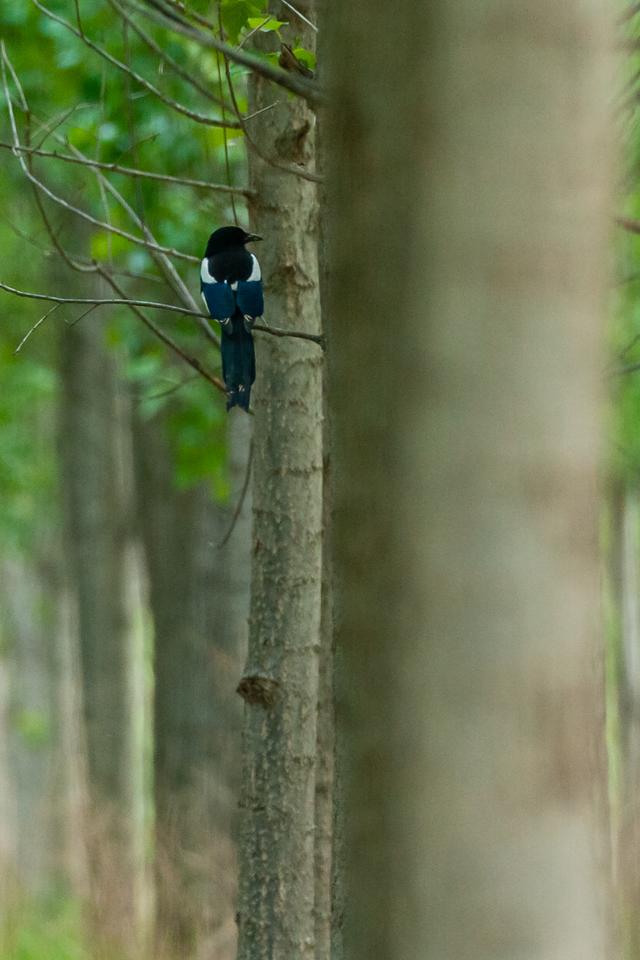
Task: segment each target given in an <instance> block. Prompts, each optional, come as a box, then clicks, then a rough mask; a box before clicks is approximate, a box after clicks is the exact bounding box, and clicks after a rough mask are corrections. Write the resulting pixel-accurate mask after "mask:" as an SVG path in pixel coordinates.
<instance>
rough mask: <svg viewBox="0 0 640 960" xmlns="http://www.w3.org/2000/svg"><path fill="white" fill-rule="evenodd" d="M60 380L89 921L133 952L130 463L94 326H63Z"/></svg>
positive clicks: (112, 381) (136, 796) (102, 937)
mask: <svg viewBox="0 0 640 960" xmlns="http://www.w3.org/2000/svg"><path fill="white" fill-rule="evenodd" d="M61 376H62V381H63V397H62V409H61V424H60V447H61V456H62V471H63V493H64V510H65V521H66V527H67V545H68V546H67V553H68V563H69V580H70V585H71V590H72V594H73V599H74V604H75V606H76V612H75V615H77V623H78V629H79V636H80V671H81V677H82V701H83V718H84V728H85V729H84V732H85V738H86V751H87V780H88V791H89V811H88V817H87V822H86V828H87V839H88V848H89V861H90V870H91V877H90V883H91V889H92V904H93V911H92V913H93V922H94V924H95V926H96V935H97V940H98V943H99V944H102V945H104V946H105V948H107V949H113V948H114V947H117V948H118V949H123V950H125V951H132V950H134V948H135V945H136V941H137V938H138V930H139V918H140V909H141V883H142V876H141V863H142V849H141V844H142V832H141V827H142V824H141V808H140V803H141V796H142V784H141V775H142V766H141V761H142V757H141V753H140V751H138V750H136V737H135V726H134V714H133V700H134V645H133V637H132V622H131V616H130V609H131V597H130V587H131V583H132V578H131V565H130V562H129V561H130V554H129V551H130V543H129V535H130V534H129V523H130V502H129V498H130V490H129V489H128V485H129V484H130V479H128V478H129V476H130V464H129V457H128V456H127V451H126V449H125V447H124V442H123V437H124V433H123V428H122V417H123V409H122V397H121V395H119V392H118V385H117V374H116V369H115V362H114V357H113V354H112V353H111V352H110V351H109V350H108V349H107V348H106V346H105V343H104V330H103V327H102V326H101V325H100V324H99V323H92V322H91V321H87V322H83V323H80V324H77V325H76V326H73V327H70V328H66V330H65V332H64V335H63V337H62V341H61ZM109 944H110V945H111V946H109Z"/></svg>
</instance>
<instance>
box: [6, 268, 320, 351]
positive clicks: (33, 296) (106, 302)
mask: <svg viewBox="0 0 640 960" xmlns="http://www.w3.org/2000/svg"><path fill="white" fill-rule="evenodd" d="M97 269H98V272H99V273H100V272H101V268H100V267H98V268H97ZM0 290H5V291H6V292H7V293H12V294H14V296H16V297H25V298H26V299H28V300H46V301H48V302H49V303H85V304H87V305H95V306H96V307H103V306H124V307H147V308H149V309H150V310H168V311H169V312H170V313H179V314H181V315H182V316H185V317H202V318H204V319H211V318H210V317H206V316H205V314H204V313H199V312H198V311H197V310H189V309H188V307H180V306H177V305H176V304H173V303H161V302H159V301H157V300H134V299H131V298H127V297H124V296H123V297H122V298H108V297H56V296H54V295H53V294H49V293H34V292H33V291H31V290H19V289H18V288H17V287H12V286H10V285H9V284H8V283H4V282H2V281H0ZM253 329H254V330H259V331H260V333H269V334H271V336H273V337H292V338H294V339H296V340H310V341H312V342H313V343H316V344H318V346H323V342H324V338H323V337H322V336H320V335H316V334H314V333H302V332H300V331H298V330H282V329H280V328H279V327H264V326H262V325H259V324H256V326H254V328H253Z"/></svg>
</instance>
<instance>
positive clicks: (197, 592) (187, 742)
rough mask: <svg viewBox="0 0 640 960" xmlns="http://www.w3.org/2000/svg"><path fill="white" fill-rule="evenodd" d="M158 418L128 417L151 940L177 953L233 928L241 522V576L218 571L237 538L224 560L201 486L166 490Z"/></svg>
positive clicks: (169, 469)
mask: <svg viewBox="0 0 640 960" xmlns="http://www.w3.org/2000/svg"><path fill="white" fill-rule="evenodd" d="M212 402H213V400H212ZM245 419H246V418H245ZM166 420H167V418H166V417H165V416H164V415H161V416H158V417H156V418H154V419H153V420H147V421H145V422H144V423H138V427H137V437H136V464H137V481H138V503H139V516H140V518H141V521H142V532H143V540H144V544H145V552H146V560H147V569H148V573H149V588H150V604H151V612H152V615H153V621H154V653H155V656H154V660H155V696H154V701H155V702H154V734H155V736H154V795H155V833H156V895H157V902H156V915H157V924H156V935H157V936H156V941H157V950H158V951H159V952H160V953H161V954H162V955H163V956H164V955H167V956H172V957H173V956H175V957H182V956H186V955H187V954H188V955H190V954H191V952H193V951H194V950H195V949H196V947H197V944H198V943H200V944H201V943H203V942H204V940H205V939H206V938H211V937H215V938H217V940H216V942H218V943H219V942H220V938H221V936H222V937H224V938H226V939H227V940H228V939H229V936H228V934H229V931H231V930H233V929H234V927H235V924H234V922H233V898H234V895H235V888H234V885H233V883H232V882H231V881H230V877H231V876H232V875H233V866H234V858H233V857H234V855H233V848H232V843H231V829H232V816H233V806H234V805H233V792H234V787H235V780H236V779H237V770H238V767H239V749H238V744H239V738H240V717H239V711H238V709H237V704H236V702H235V701H236V700H237V698H236V697H235V695H234V687H235V681H234V676H237V671H238V669H239V655H240V651H239V649H238V647H239V642H240V635H241V631H242V624H246V619H247V612H248V596H247V595H248V583H249V575H248V562H249V560H248V553H249V549H248V546H249V545H248V530H247V529H246V525H245V526H244V527H243V521H241V523H240V526H239V527H238V528H237V529H236V530H235V536H236V537H240V536H241V535H242V533H243V532H244V535H245V539H244V544H243V547H244V554H245V556H244V558H241V557H240V553H239V552H238V553H237V558H238V561H240V560H241V559H242V560H243V561H244V580H243V576H242V570H240V571H239V570H238V569H237V567H234V569H233V570H231V569H225V570H224V571H223V569H222V568H223V564H225V563H227V564H229V562H230V559H231V558H232V556H233V551H234V550H237V545H238V544H239V541H238V540H234V541H233V544H232V543H229V544H228V550H227V552H226V554H224V555H223V553H222V551H221V550H219V549H218V544H219V542H220V540H221V538H222V536H223V529H224V527H226V526H227V525H228V522H229V521H228V516H227V512H226V511H224V510H223V509H222V508H221V507H219V506H217V505H216V504H215V503H214V502H213V500H212V496H211V493H210V490H209V488H208V485H207V484H202V485H200V486H198V487H196V488H194V489H190V490H182V491H180V490H178V489H177V488H176V484H175V476H174V475H175V465H174V462H173V457H172V451H171V448H170V445H169V442H168V438H167V435H166V426H167V423H166ZM246 453H247V451H246V449H245V456H246ZM243 467H244V465H243ZM232 577H235V580H236V582H235V584H234V585H231V578H232ZM227 584H228V585H229V586H230V587H231V591H232V593H233V597H232V598H230V597H228V596H227V590H226V586H227ZM243 591H244V605H243V602H242V600H243ZM234 733H235V737H234ZM234 749H235V751H236V752H234ZM223 928H224V930H223Z"/></svg>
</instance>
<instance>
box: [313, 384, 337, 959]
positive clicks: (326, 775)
mask: <svg viewBox="0 0 640 960" xmlns="http://www.w3.org/2000/svg"><path fill="white" fill-rule="evenodd" d="M323 386H324V384H323ZM323 444H324V455H323V460H324V471H323V478H322V483H323V510H322V520H323V541H322V600H321V614H320V650H319V657H320V665H319V674H318V721H317V722H318V731H317V747H316V812H315V821H316V822H315V871H316V880H315V960H329V957H330V955H331V910H332V860H333V820H334V807H333V803H334V797H333V786H334V766H335V765H334V746H335V731H334V727H335V724H334V707H333V668H334V664H333V627H334V624H333V572H332V567H331V556H330V528H331V511H332V503H331V476H330V473H331V465H330V455H329V444H328V436H325V437H324V438H323Z"/></svg>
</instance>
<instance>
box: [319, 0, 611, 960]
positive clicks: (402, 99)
mask: <svg viewBox="0 0 640 960" xmlns="http://www.w3.org/2000/svg"><path fill="white" fill-rule="evenodd" d="M609 13H610V10H609V5H608V4H605V3H604V2H602V0H582V2H580V3H578V2H576V0H568V2H567V3H563V4H558V3H555V2H554V3H552V2H550V0H543V2H542V3H540V4H537V5H536V8H535V13H534V12H532V9H531V8H530V7H529V6H527V5H518V4H505V3H504V2H502V0H488V2H485V3H481V4H479V3H477V2H472V0H462V2H460V3H455V4H453V3H449V2H444V0H440V2H436V3H434V4H430V5H429V7H428V8H426V9H425V7H424V5H423V4H420V3H417V2H415V0H413V2H408V0H405V2H402V3H400V4H395V5H394V8H393V15H392V16H390V15H389V11H388V10H387V9H386V8H384V7H383V6H380V7H376V6H375V5H374V6H370V7H369V8H368V15H367V41H366V49H365V50H364V52H363V55H362V56H361V57H360V56H358V62H357V69H356V68H354V63H353V60H354V56H355V55H356V51H360V50H361V49H362V13H361V10H360V8H359V7H358V6H357V5H354V4H345V3H338V2H335V0H334V2H333V3H331V4H330V9H329V12H328V15H327V21H326V29H327V30H328V31H329V40H328V42H327V49H329V50H330V51H331V57H332V67H333V70H332V74H331V87H332V91H333V97H334V99H333V100H332V103H334V104H335V108H334V111H333V130H332V133H333V136H332V141H331V144H330V148H329V150H328V156H329V166H330V179H331V188H332V195H333V196H334V197H335V203H333V204H332V205H331V209H330V216H331V226H332V231H333V236H332V240H333V254H332V261H331V271H330V275H331V277H332V280H333V284H332V297H331V303H330V312H331V314H332V317H333V323H332V334H333V336H332V339H331V344H330V347H331V355H330V365H331V371H332V397H331V400H332V403H331V409H332V415H333V418H334V424H335V427H336V430H335V434H336V463H335V487H336V522H335V542H336V550H335V553H336V562H337V569H336V582H337V583H339V584H340V586H341V602H340V613H339V617H338V622H339V627H338V639H339V644H340V647H341V656H342V657H343V658H344V682H343V685H342V686H341V696H342V698H343V722H344V725H345V734H346V738H347V740H346V745H347V758H348V763H347V769H348V771H349V777H348V784H347V814H346V816H347V819H346V831H347V836H348V862H349V872H348V883H349V893H348V898H347V903H348V913H347V919H346V937H347V940H346V946H345V953H346V955H347V956H348V957H349V958H350V960H359V958H363V960H364V958H366V960H371V958H372V957H376V960H387V958H393V960H416V958H418V957H419V958H420V960H431V958H433V960H442V958H443V957H455V958H456V960H489V958H490V960H496V958H497V957H501V958H502V957H505V958H506V957H509V958H510V960H515V958H523V960H524V958H525V957H526V958H540V960H542V958H545V960H548V958H552V957H553V958H563V960H587V958H601V957H603V955H604V952H605V935H604V930H605V912H606V911H605V897H604V896H603V892H604V885H605V883H606V878H605V877H604V876H603V875H602V874H603V873H604V871H602V873H601V870H602V864H601V863H598V861H599V859H600V857H601V845H602V844H601V836H600V831H601V820H600V817H601V810H597V811H596V810H594V796H596V797H598V799H599V801H601V798H602V795H603V792H604V791H603V783H602V781H601V780H600V777H601V774H602V767H601V756H602V753H601V751H602V745H603V730H602V729H601V725H600V722H599V720H600V718H599V713H600V711H599V709H598V707H599V705H601V704H602V702H603V699H602V691H603V684H602V676H601V671H600V668H599V664H600V660H601V655H600V649H601V648H600V637H599V624H600V617H599V603H598V596H599V584H598V567H597V537H596V529H597V514H598V503H597V462H598V443H599V424H600V391H601V379H602V377H601V370H602V353H601V351H600V335H601V326H602V318H603V302H604V294H605V288H606V264H607V260H608V249H607V239H608V217H609V214H610V209H609V207H608V189H609V186H610V183H609V181H610V171H611V164H610V162H609V156H608V154H609V149H608V142H609V139H610V128H609V124H608V122H607V116H606V114H607V108H608V104H609V102H610V100H611V97H612V85H611V77H610V69H609V66H610V65H609V63H608V62H607V60H608V56H609V51H610V49H611V41H610V35H611V32H610V29H609V26H610V25H609V23H608V17H609ZM356 478H358V479H359V480H360V482H355V480H356ZM596 664H597V665H598V667H597V668H595V666H594V665H596Z"/></svg>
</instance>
